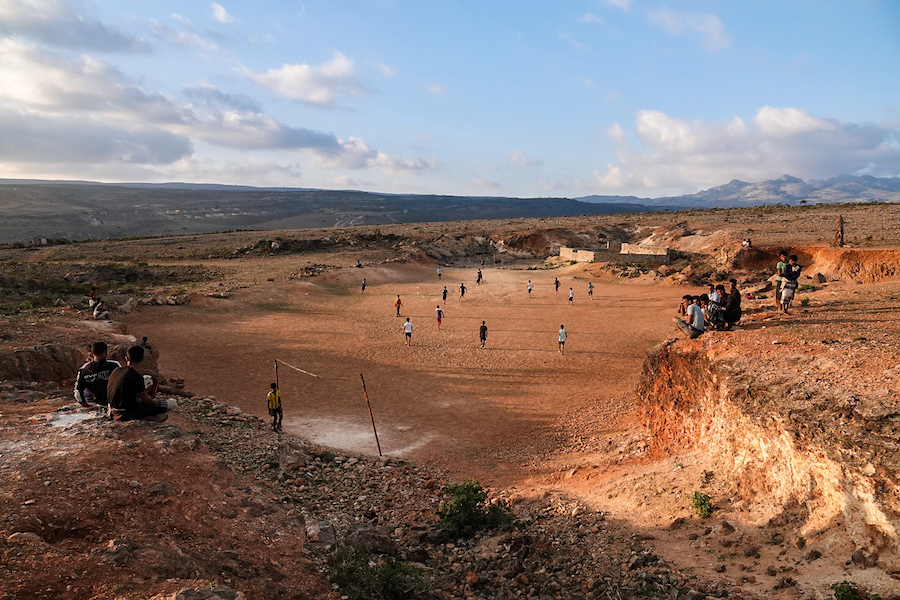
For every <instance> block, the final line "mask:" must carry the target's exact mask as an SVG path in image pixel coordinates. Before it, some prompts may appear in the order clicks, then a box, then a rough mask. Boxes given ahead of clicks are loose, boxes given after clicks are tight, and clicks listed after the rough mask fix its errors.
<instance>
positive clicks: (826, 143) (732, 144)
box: [593, 106, 900, 192]
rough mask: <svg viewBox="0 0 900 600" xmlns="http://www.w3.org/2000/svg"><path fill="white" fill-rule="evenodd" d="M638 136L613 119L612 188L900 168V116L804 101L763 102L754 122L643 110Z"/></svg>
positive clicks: (687, 187) (603, 173) (602, 174)
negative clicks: (861, 116)
mask: <svg viewBox="0 0 900 600" xmlns="http://www.w3.org/2000/svg"><path fill="white" fill-rule="evenodd" d="M635 133H636V136H637V140H638V142H639V143H638V144H636V145H634V146H630V145H629V144H628V140H627V135H626V133H625V130H624V129H623V128H622V127H621V126H619V125H618V124H616V125H613V126H612V127H610V129H609V131H608V135H609V138H610V139H611V140H613V142H614V143H616V145H617V146H618V150H617V152H616V154H617V157H618V164H609V165H607V166H606V168H605V169H598V170H595V171H594V173H593V175H594V181H593V185H596V186H599V187H600V188H601V189H602V190H604V191H606V192H640V191H644V192H646V191H647V190H658V189H662V190H670V191H673V192H694V191H697V190H699V189H702V188H706V187H710V186H715V185H721V184H722V183H724V182H727V181H729V180H731V179H742V180H745V181H762V180H765V179H772V178H775V177H779V176H780V175H783V174H785V173H789V174H791V175H795V176H797V177H802V178H804V179H824V178H828V177H832V176H834V175H835V174H838V173H850V174H869V175H874V176H891V175H893V174H896V173H897V172H898V171H900V129H898V127H897V126H896V124H883V125H882V124H877V123H863V124H857V123H845V122H841V121H837V120H834V119H825V118H821V117H816V116H814V115H810V114H809V113H806V112H804V111H802V110H800V109H797V108H777V107H772V106H764V107H762V108H760V109H759V110H758V111H757V112H756V115H755V116H754V118H753V120H752V121H750V122H749V123H748V122H746V121H744V120H743V119H741V118H740V117H734V118H732V119H731V120H729V121H721V122H706V121H700V120H697V121H687V120H684V119H678V118H675V117H672V116H669V115H667V114H665V113H663V112H661V111H653V110H643V111H640V112H638V113H637V115H636V117H635Z"/></svg>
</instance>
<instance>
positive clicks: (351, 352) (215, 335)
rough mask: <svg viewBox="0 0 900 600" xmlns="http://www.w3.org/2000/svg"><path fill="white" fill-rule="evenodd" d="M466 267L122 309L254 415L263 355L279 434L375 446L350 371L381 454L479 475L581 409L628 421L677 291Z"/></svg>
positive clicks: (505, 477) (552, 444) (259, 401)
mask: <svg viewBox="0 0 900 600" xmlns="http://www.w3.org/2000/svg"><path fill="white" fill-rule="evenodd" d="M555 277H558V278H559V280H560V290H559V295H557V294H556V293H555V291H554V284H553V280H554V278H555ZM363 278H366V280H367V288H366V290H365V293H362V292H361V286H360V283H361V281H362V279H363ZM475 279H476V269H474V268H473V269H454V268H445V269H443V273H442V279H441V280H438V277H437V275H436V273H435V271H434V270H433V269H431V268H429V267H425V266H420V265H410V264H395V265H378V266H372V267H365V268H361V269H353V268H349V269H348V268H345V269H339V270H329V271H326V272H325V273H324V274H322V275H320V276H318V277H312V278H305V279H300V280H276V281H270V282H263V283H259V284H255V285H252V286H250V287H247V288H245V289H242V290H239V291H236V292H234V293H232V294H231V295H230V297H229V298H228V299H214V298H207V297H200V298H198V299H196V300H195V301H194V302H193V303H192V304H190V305H187V306H173V307H165V308H152V309H142V310H139V311H136V312H135V313H132V314H131V315H129V316H128V317H127V319H126V321H127V323H128V326H129V331H130V333H132V334H134V335H137V336H139V337H140V336H144V335H146V336H148V337H149V338H150V341H151V343H152V344H154V345H156V346H157V347H158V348H159V349H160V350H161V357H160V370H161V372H162V373H164V374H165V375H167V376H169V377H182V378H184V379H185V387H186V388H187V389H188V390H190V391H192V392H194V393H197V394H202V395H214V396H216V397H217V398H218V399H219V400H221V401H224V402H226V403H227V404H231V405H235V406H238V407H240V408H241V409H243V410H245V411H248V412H252V413H254V414H257V415H259V416H261V417H264V418H267V419H268V417H267V415H266V403H265V395H266V392H267V390H268V387H269V384H270V383H271V382H273V381H275V369H274V365H275V360H276V359H279V360H280V361H283V363H281V364H279V370H278V379H279V383H280V387H281V390H282V393H283V397H284V410H285V417H284V429H285V432H286V433H291V434H296V435H299V436H301V437H304V438H306V439H309V440H312V441H314V442H318V443H321V444H325V445H328V446H332V447H335V448H338V449H341V450H344V451H349V452H359V453H367V454H376V453H377V447H376V444H375V439H374V436H373V432H372V424H371V421H370V417H369V412H368V410H367V407H366V402H365V398H364V396H363V389H362V385H361V379H360V375H363V376H364V377H365V383H366V388H367V390H368V394H369V399H370V401H371V405H372V409H373V413H374V418H375V422H376V426H377V429H378V435H379V440H380V444H381V449H382V451H383V453H384V454H385V455H389V456H397V457H404V458H408V459H410V460H414V461H417V462H424V463H427V464H431V465H433V466H438V467H440V468H444V469H447V470H448V471H449V472H451V473H452V474H453V475H455V476H459V477H476V478H479V479H480V480H482V481H485V482H488V483H494V484H509V483H514V482H515V481H516V480H518V479H519V478H520V477H522V476H523V475H524V474H525V473H532V474H533V473H534V472H535V469H537V470H540V465H541V463H542V462H543V461H544V460H546V459H547V458H548V457H551V456H552V455H553V454H554V452H555V451H556V450H558V449H559V448H560V447H561V445H562V443H563V442H562V441H563V440H565V439H566V438H567V436H568V435H569V433H570V432H567V431H566V429H567V428H571V427H574V426H576V425H573V423H579V422H581V421H582V420H583V419H579V417H578V416H579V415H592V418H591V419H590V420H589V421H590V425H589V428H590V429H592V430H593V431H591V432H588V433H592V434H604V433H612V432H615V431H617V430H620V429H621V428H623V427H627V426H629V425H630V424H631V423H633V419H634V416H635V414H634V404H635V395H634V388H635V384H636V382H637V379H638V377H639V375H640V370H641V366H642V363H643V360H644V356H645V354H646V351H647V349H648V348H649V347H650V346H652V345H653V344H655V343H657V342H659V341H661V340H662V339H664V338H665V337H666V336H668V335H669V334H670V333H671V332H672V331H673V330H674V327H673V325H672V323H671V319H670V317H671V316H672V315H673V314H674V310H675V307H676V306H677V304H678V297H679V296H680V294H679V290H678V289H677V288H674V287H670V286H660V285H658V284H656V285H653V284H649V283H648V284H642V283H639V282H636V281H627V282H625V281H623V280H621V279H608V278H607V279H598V278H595V277H594V276H593V275H591V274H589V273H586V272H584V271H583V270H582V267H580V266H569V267H563V268H559V269H553V270H524V269H522V270H516V269H497V268H486V269H485V270H484V282H483V283H482V284H481V285H476V282H475ZM529 279H530V280H531V281H532V282H533V284H534V294H533V297H530V298H529V296H528V293H527V282H528V280H529ZM588 281H593V282H594V295H593V300H590V299H589V298H588ZM460 283H464V284H465V286H466V288H467V292H466V294H465V298H463V299H460V293H459V286H460ZM444 286H446V287H447V291H448V296H447V300H446V302H445V301H443V299H442V291H443V288H444ZM570 287H572V288H573V290H574V292H575V297H574V302H573V303H570V302H569V301H568V292H569V288H570ZM398 294H399V296H400V298H401V301H402V303H403V305H402V308H401V311H400V314H401V316H400V317H397V316H396V311H395V307H394V303H395V301H396V298H397V295H398ZM438 305H440V307H441V308H442V309H443V310H444V319H443V323H442V326H441V328H440V329H438V326H437V322H436V318H435V314H436V307H437V306H438ZM407 317H409V318H410V320H411V322H412V324H413V334H412V344H411V346H409V347H407V346H406V345H405V343H404V333H403V323H404V322H405V321H406V318H407ZM482 321H485V322H486V324H487V327H488V337H487V344H486V347H485V348H484V349H482V348H481V347H480V344H479V326H480V325H481V322H482ZM560 325H565V329H566V331H567V332H568V339H567V342H566V345H565V355H562V354H560V352H559V351H558V343H557V332H558V330H559V328H560ZM288 365H291V366H293V367H297V368H299V369H303V370H305V371H308V372H310V373H314V374H316V375H318V377H317V378H314V377H311V376H309V375H306V374H303V373H301V372H299V371H296V370H294V369H293V368H291V366H288Z"/></svg>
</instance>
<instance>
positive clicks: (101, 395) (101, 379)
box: [75, 342, 122, 406]
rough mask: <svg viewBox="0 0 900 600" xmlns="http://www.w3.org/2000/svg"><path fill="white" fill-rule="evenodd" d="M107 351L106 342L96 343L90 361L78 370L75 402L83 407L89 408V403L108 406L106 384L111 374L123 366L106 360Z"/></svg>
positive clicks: (92, 348) (92, 347)
mask: <svg viewBox="0 0 900 600" xmlns="http://www.w3.org/2000/svg"><path fill="white" fill-rule="evenodd" d="M107 351H108V348H107V346H106V342H94V344H93V345H92V346H91V352H90V360H89V361H88V362H86V363H84V364H83V365H81V368H80V369H78V374H77V375H76V376H75V400H76V401H77V402H78V403H79V404H81V405H82V406H87V405H88V403H89V402H94V403H96V404H101V405H103V406H106V403H107V400H106V382H107V381H108V380H109V375H110V373H112V372H113V370H115V369H117V368H119V367H121V366H122V365H120V364H119V363H118V362H116V361H114V360H106V353H107Z"/></svg>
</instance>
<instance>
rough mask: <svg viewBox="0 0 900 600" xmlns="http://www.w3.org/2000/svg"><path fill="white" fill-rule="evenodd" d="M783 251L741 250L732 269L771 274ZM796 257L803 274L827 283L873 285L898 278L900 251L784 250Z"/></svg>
mask: <svg viewBox="0 0 900 600" xmlns="http://www.w3.org/2000/svg"><path fill="white" fill-rule="evenodd" d="M782 249H783V248H742V249H741V250H739V251H738V252H737V253H736V254H735V256H734V259H733V261H732V262H731V267H732V268H734V269H743V270H747V271H755V270H763V271H768V272H770V273H774V270H775V264H776V263H777V262H778V253H779V252H780V251H781V250H782ZM784 249H786V250H787V251H788V252H789V253H791V254H796V255H797V257H798V258H799V262H800V264H801V265H803V273H804V274H805V275H810V276H812V275H813V274H815V275H817V276H820V277H821V278H825V279H826V280H844V281H858V282H860V283H876V282H879V281H891V280H897V279H900V250H867V249H855V248H829V247H827V246H814V247H804V248H791V247H788V248H784Z"/></svg>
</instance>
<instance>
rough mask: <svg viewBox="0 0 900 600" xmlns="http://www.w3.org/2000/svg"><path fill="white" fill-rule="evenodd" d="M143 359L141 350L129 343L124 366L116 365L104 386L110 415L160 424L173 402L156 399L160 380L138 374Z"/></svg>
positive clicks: (124, 419)
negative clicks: (116, 367) (105, 386)
mask: <svg viewBox="0 0 900 600" xmlns="http://www.w3.org/2000/svg"><path fill="white" fill-rule="evenodd" d="M143 361H144V349H143V348H142V347H140V346H132V347H131V348H129V349H128V352H127V354H126V359H125V365H126V366H124V367H119V368H118V369H116V370H114V371H113V372H112V374H111V375H110V376H109V382H108V383H107V388H106V398H107V400H108V401H109V414H110V416H111V417H112V418H114V419H116V420H118V421H133V420H136V419H143V420H145V421H156V422H160V423H161V422H163V421H165V420H166V419H167V418H168V417H169V416H168V415H167V414H166V412H167V411H168V410H169V408H172V406H171V403H172V401H169V402H166V401H157V400H155V398H156V391H157V389H158V388H159V382H155V381H153V378H152V377H150V376H149V375H142V374H141V373H140V371H139V369H140V368H141V366H142V363H143ZM148 379H149V384H148V382H147V380H148Z"/></svg>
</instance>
